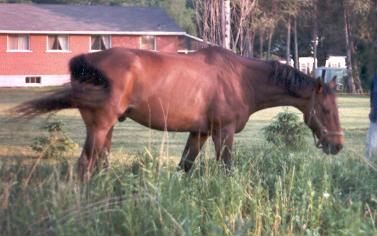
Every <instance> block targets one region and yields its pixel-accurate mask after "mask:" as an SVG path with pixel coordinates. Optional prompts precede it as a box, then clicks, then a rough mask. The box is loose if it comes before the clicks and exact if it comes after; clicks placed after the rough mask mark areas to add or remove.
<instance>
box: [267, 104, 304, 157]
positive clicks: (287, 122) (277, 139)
mask: <svg viewBox="0 0 377 236" xmlns="http://www.w3.org/2000/svg"><path fill="white" fill-rule="evenodd" d="M263 133H264V136H265V138H266V140H267V142H269V143H272V144H274V145H276V146H278V147H283V148H287V149H288V150H289V151H300V150H304V149H305V148H306V147H307V142H306V139H305V136H306V135H307V133H308V132H307V128H306V126H305V125H304V123H303V122H301V121H300V119H299V117H298V116H297V115H296V114H295V113H293V112H288V111H285V112H281V113H279V114H278V115H277V116H276V117H275V120H274V121H273V122H272V123H271V124H270V125H269V126H267V127H265V128H264V129H263Z"/></svg>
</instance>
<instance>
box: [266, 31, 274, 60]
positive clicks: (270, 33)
mask: <svg viewBox="0 0 377 236" xmlns="http://www.w3.org/2000/svg"><path fill="white" fill-rule="evenodd" d="M273 34H274V29H273V28H270V30H269V32H268V45H267V60H271V45H272V36H273Z"/></svg>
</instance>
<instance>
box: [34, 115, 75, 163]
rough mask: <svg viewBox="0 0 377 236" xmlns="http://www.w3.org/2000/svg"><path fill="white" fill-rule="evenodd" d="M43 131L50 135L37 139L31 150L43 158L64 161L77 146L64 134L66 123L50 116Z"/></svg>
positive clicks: (42, 128)
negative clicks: (66, 155) (68, 153)
mask: <svg viewBox="0 0 377 236" xmlns="http://www.w3.org/2000/svg"><path fill="white" fill-rule="evenodd" d="M41 130H44V131H47V132H48V135H47V136H46V135H43V136H39V137H36V138H35V139H34V140H33V143H32V144H31V148H32V149H33V150H34V151H36V152H37V153H38V154H39V155H41V156H42V158H45V159H48V158H54V159H62V158H63V157H64V155H65V154H66V153H67V152H69V151H72V150H73V149H74V148H75V147H76V146H77V144H76V143H75V142H74V141H73V140H72V139H71V138H69V137H68V136H67V135H66V133H65V132H64V123H63V122H62V121H61V120H56V119H54V118H53V116H50V117H49V118H48V120H47V122H46V123H45V124H44V125H42V126H41Z"/></svg>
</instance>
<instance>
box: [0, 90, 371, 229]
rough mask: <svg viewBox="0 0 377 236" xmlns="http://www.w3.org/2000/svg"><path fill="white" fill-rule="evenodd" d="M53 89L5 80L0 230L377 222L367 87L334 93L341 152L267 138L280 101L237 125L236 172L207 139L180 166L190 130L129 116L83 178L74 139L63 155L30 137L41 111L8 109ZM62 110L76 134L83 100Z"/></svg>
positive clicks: (359, 225) (0, 107) (80, 130)
mask: <svg viewBox="0 0 377 236" xmlns="http://www.w3.org/2000/svg"><path fill="white" fill-rule="evenodd" d="M46 90H48V89H1V90H0V124H1V126H0V137H1V139H0V235H279V234H282V235H376V234H377V229H376V223H377V181H376V180H377V172H376V170H374V169H372V168H370V167H368V165H366V164H365V162H364V161H363V155H364V146H365V136H366V132H367V127H368V118H367V117H368V113H369V99H368V98H367V97H351V96H341V97H339V98H338V104H339V110H340V118H341V124H342V127H343V128H344V131H345V134H346V143H345V147H344V149H343V150H342V152H341V153H340V154H338V155H336V156H327V155H325V154H323V153H322V152H321V151H320V150H317V149H316V148H315V147H314V145H313V144H312V142H313V141H312V140H311V136H310V135H308V137H307V139H308V143H309V146H308V147H307V148H306V149H305V150H303V151H301V152H289V151H287V150H283V149H277V148H275V147H273V146H271V145H269V144H267V143H266V142H265V140H264V137H263V133H262V128H263V127H265V126H266V125H268V124H269V123H270V122H271V120H272V119H273V118H274V116H275V115H276V114H277V113H278V112H280V111H283V110H284V109H287V108H273V109H267V110H264V111H261V112H258V113H256V114H254V115H252V116H251V118H250V121H249V123H248V124H247V126H246V128H245V129H244V131H242V132H241V133H239V134H237V136H236V148H235V150H234V159H235V171H234V172H233V173H232V174H227V173H225V172H224V171H223V169H222V167H221V166H219V165H218V163H216V162H215V161H214V153H213V147H212V143H211V142H208V144H207V145H206V147H205V148H204V152H203V153H202V154H201V155H200V157H199V158H198V160H197V162H196V165H195V168H194V170H193V171H191V172H190V173H189V174H184V173H181V172H177V171H176V169H175V168H176V164H177V162H178V161H179V159H180V153H181V151H182V149H183V146H184V144H185V139H186V137H187V134H182V133H168V134H166V133H164V132H159V131H152V130H150V129H147V128H145V127H142V126H140V125H138V124H136V123H135V122H133V121H131V120H127V121H126V122H124V123H120V124H117V125H116V129H115V133H114V138H113V141H114V142H113V152H112V155H111V168H110V169H109V170H108V171H101V172H100V173H97V175H96V176H95V177H94V178H93V179H92V180H91V181H90V182H88V183H81V182H79V181H78V180H77V176H76V174H75V166H74V162H75V160H76V159H77V157H78V156H79V153H80V149H79V148H78V149H77V150H75V151H74V152H73V153H72V154H70V155H69V156H68V157H67V159H66V160H63V161H50V160H48V161H44V160H40V159H38V158H37V155H36V154H35V153H33V152H32V150H31V149H30V147H29V145H30V144H31V142H32V141H33V139H34V138H35V137H36V136H39V135H41V134H43V133H42V132H41V131H40V128H39V127H40V126H41V125H42V124H43V123H45V122H46V116H44V117H40V118H37V119H35V120H31V121H27V122H25V121H15V120H10V119H9V115H8V114H6V113H5V110H6V109H7V108H10V107H12V106H14V105H16V104H18V103H20V102H22V101H25V100H27V99H31V98H33V97H37V96H40V95H41V93H43V92H45V91H46ZM289 110H291V111H294V112H298V111H297V110H295V109H293V108H289ZM57 118H58V119H60V120H62V121H63V122H64V123H65V125H66V131H67V133H68V135H69V136H70V137H71V138H72V139H73V140H74V141H76V142H77V143H79V144H80V145H81V144H82V142H83V140H84V135H85V128H84V125H83V123H82V121H81V119H80V116H79V114H78V112H77V111H75V110H67V111H62V112H59V113H58V114H57ZM71 160H73V161H71Z"/></svg>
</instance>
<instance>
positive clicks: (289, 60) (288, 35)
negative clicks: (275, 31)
mask: <svg viewBox="0 0 377 236" xmlns="http://www.w3.org/2000/svg"><path fill="white" fill-rule="evenodd" d="M285 59H286V60H287V64H288V65H290V62H291V17H290V16H288V22H287V48H286V55H285Z"/></svg>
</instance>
